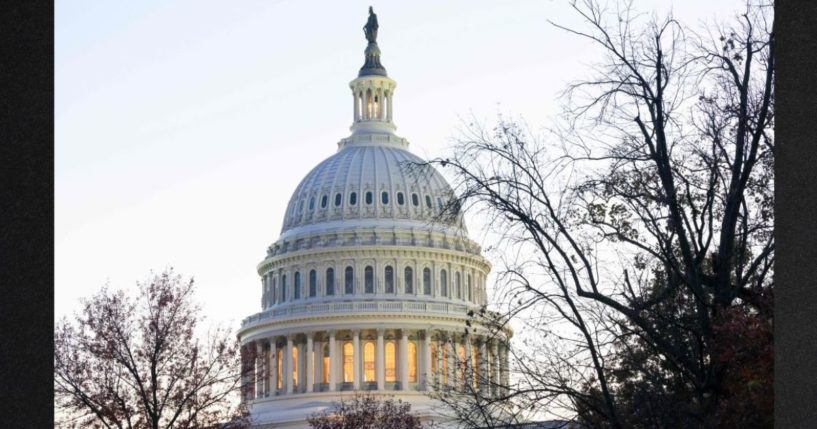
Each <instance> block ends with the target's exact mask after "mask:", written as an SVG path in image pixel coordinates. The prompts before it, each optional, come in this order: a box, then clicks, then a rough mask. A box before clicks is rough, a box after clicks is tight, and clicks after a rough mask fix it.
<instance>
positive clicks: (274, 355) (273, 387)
mask: <svg viewBox="0 0 817 429" xmlns="http://www.w3.org/2000/svg"><path fill="white" fill-rule="evenodd" d="M270 355H271V360H272V362H271V363H270V368H272V370H271V371H270V391H271V392H272V396H275V395H277V394H278V344H276V341H275V338H273V339H272V341H271V342H270Z"/></svg>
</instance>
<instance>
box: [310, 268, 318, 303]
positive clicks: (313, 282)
mask: <svg viewBox="0 0 817 429" xmlns="http://www.w3.org/2000/svg"><path fill="white" fill-rule="evenodd" d="M317 294H318V273H316V272H315V270H312V271H310V272H309V297H310V298H314V297H315V295H317Z"/></svg>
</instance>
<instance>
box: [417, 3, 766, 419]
mask: <svg viewBox="0 0 817 429" xmlns="http://www.w3.org/2000/svg"><path fill="white" fill-rule="evenodd" d="M573 7H574V9H575V11H576V12H577V13H578V14H579V15H580V16H581V17H582V18H583V19H584V21H585V22H586V27H587V28H586V29H581V30H580V29H573V28H566V27H562V26H560V25H558V24H554V25H556V26H557V27H559V28H562V29H564V30H565V31H567V32H569V33H571V34H573V35H576V36H578V37H582V38H585V39H587V40H588V41H590V42H591V43H592V44H594V45H595V46H597V47H599V48H601V51H602V52H603V54H604V56H603V58H602V60H601V61H600V63H599V64H598V66H597V68H596V69H595V76H594V77H592V78H591V79H589V80H585V81H580V82H577V83H575V84H572V85H570V86H569V87H568V89H567V90H566V92H565V97H564V98H565V99H566V100H567V104H566V107H565V111H564V112H565V116H564V118H565V121H564V122H563V123H561V124H559V126H557V127H555V128H554V130H553V131H554V132H553V133H552V134H551V136H550V137H548V138H543V137H540V136H538V135H536V134H534V133H532V132H530V131H529V130H528V129H527V128H526V127H525V126H524V125H523V124H521V123H520V122H519V121H514V120H506V119H503V118H502V117H500V119H499V121H498V122H497V124H496V126H495V127H493V128H492V129H491V127H485V126H483V125H482V124H479V123H476V122H474V123H471V124H468V125H467V126H466V127H465V128H464V130H463V131H462V134H461V138H460V139H459V141H458V142H457V145H456V147H455V150H454V153H453V154H452V156H451V157H448V158H444V159H436V160H432V161H431V162H430V163H431V164H432V165H439V166H440V167H441V168H442V169H443V171H444V172H446V171H447V172H448V173H449V174H450V175H451V176H453V178H454V180H453V183H454V187H455V191H456V194H457V198H455V199H452V201H451V202H450V203H449V204H448V206H447V208H446V209H447V210H448V211H449V215H454V214H456V213H457V212H458V211H459V210H461V209H466V210H474V211H476V212H479V213H483V214H484V215H486V216H487V218H486V219H487V222H486V223H487V224H488V225H489V226H490V228H491V229H492V230H493V231H494V232H496V233H497V234H498V237H499V239H498V240H497V243H496V250H497V252H498V254H500V255H503V265H504V271H502V272H501V273H500V275H499V279H498V280H499V281H498V284H499V286H498V289H497V292H498V293H497V296H500V297H504V299H503V301H502V306H501V309H502V311H503V313H504V314H505V316H506V317H504V318H498V319H497V318H494V320H495V321H498V322H499V323H507V320H509V319H510V318H511V317H515V318H517V319H519V320H520V321H521V323H523V324H524V326H525V329H524V330H523V332H522V335H521V337H522V341H523V344H521V345H523V347H517V349H516V350H515V357H516V359H514V373H515V376H514V377H513V379H514V380H515V381H514V382H513V383H512V385H511V386H507V387H506V388H507V391H508V394H507V395H505V398H506V399H507V400H509V401H511V402H513V403H514V404H515V406H516V407H517V408H518V409H523V410H531V411H532V412H534V413H535V412H537V411H538V412H544V411H547V412H549V413H559V412H563V413H565V416H568V417H569V416H571V415H573V416H575V415H576V414H577V413H578V414H579V416H580V418H581V419H583V421H584V422H585V423H587V424H591V425H594V426H605V427H607V426H609V427H615V428H620V427H630V426H638V425H641V426H643V427H674V426H673V425H672V423H671V421H670V420H667V419H665V417H664V414H663V412H664V411H666V410H667V409H670V408H671V409H672V411H674V413H673V416H674V418H677V419H680V420H676V421H683V425H684V426H686V427H713V426H716V425H718V424H719V422H722V421H723V412H724V411H723V410H724V406H723V405H724V403H725V402H728V401H729V400H730V398H732V397H733V396H734V395H740V393H739V392H736V391H735V390H734V388H735V386H734V383H728V382H727V378H728V377H730V374H733V373H734V371H733V369H734V365H740V364H741V363H740V362H730V361H728V360H725V359H723V351H724V350H726V349H727V348H728V347H727V346H728V345H729V344H730V343H731V342H734V341H735V340H736V339H737V338H736V335H740V334H738V333H739V332H747V331H745V330H741V329H737V328H735V327H734V326H732V327H731V328H728V329H727V328H724V327H725V326H729V325H730V324H731V325H734V324H735V323H744V324H745V325H746V326H749V325H752V324H754V323H757V322H758V321H759V322H760V323H762V324H766V325H769V326H770V324H771V321H772V315H771V306H770V305H768V303H769V302H770V299H771V296H772V290H773V279H772V274H773V262H774V236H773V234H772V231H773V225H774V217H773V205H774V200H773V189H774V186H773V183H774V177H773V173H772V171H773V162H774V134H773V131H772V127H773V120H774V91H773V82H774V44H775V42H774V33H773V32H772V26H773V25H772V21H773V19H772V10H771V5H770V4H760V5H756V4H747V7H746V10H745V12H744V13H743V14H741V15H740V16H738V17H737V18H736V19H735V20H734V21H732V22H731V23H730V24H729V25H726V26H713V27H711V28H709V29H707V30H706V31H705V32H704V33H696V32H695V31H693V30H692V29H690V28H688V27H685V26H684V25H682V24H681V23H679V22H677V21H676V20H674V19H672V18H671V17H668V18H665V19H657V18H652V19H649V20H648V22H646V23H644V19H645V17H644V16H643V15H639V14H637V13H635V11H634V10H633V8H632V7H631V5H630V4H629V3H625V4H618V5H617V6H616V8H615V9H612V10H608V9H605V8H604V7H602V6H600V5H599V4H598V3H596V2H595V1H592V0H586V1H582V2H578V3H575V2H574V3H573ZM770 332H771V331H769V333H770ZM757 338H758V341H760V342H762V343H758V344H752V345H751V346H752V347H756V348H757V349H758V350H761V349H762V350H764V352H763V353H767V351H768V350H770V349H769V347H768V346H770V342H771V335H768V336H758V337H757ZM747 356H748V355H747ZM627 359H630V360H629V361H627ZM769 368H770V367H769ZM769 368H766V367H764V369H763V371H768V370H769ZM768 375H769V376H770V374H768ZM633 380H640V381H639V383H632V382H633ZM625 381H630V382H631V383H630V384H627V383H625ZM762 383H767V384H768V383H770V382H769V381H763V382H762ZM668 385H671V386H668ZM727 385H732V388H727ZM769 386H770V385H769ZM767 387H768V386H767ZM633 389H635V390H633ZM645 389H646V390H645ZM645 392H646V393H645ZM769 392H770V390H769ZM473 393H474V394H475V395H478V394H479V391H477V392H473ZM647 394H652V395H654V396H655V397H656V398H657V399H656V401H657V402H653V403H650V402H646V403H643V406H644V407H651V406H653V405H654V406H655V407H656V408H652V409H646V408H643V407H642V408H638V407H641V404H642V403H635V402H633V398H635V397H637V396H638V395H644V396H647ZM472 396H473V395H472ZM679 398H683V400H684V401H685V402H684V403H682V404H679V403H678V402H675V403H673V401H678V400H679ZM765 400H767V401H771V396H768V397H766V399H765ZM628 401H629V402H628ZM454 402H455V401H454ZM636 402H637V401H636ZM659 402H660V403H659ZM473 403H476V404H480V402H479V401H475V402H473ZM473 403H466V402H460V403H459V404H456V403H455V404H454V405H459V406H460V407H463V406H473ZM633 404H635V405H633ZM466 414H468V413H467V412H466ZM469 415H473V413H471V414H469ZM644 416H648V417H644ZM649 419H654V420H652V421H651V420H649ZM637 422H640V423H637Z"/></svg>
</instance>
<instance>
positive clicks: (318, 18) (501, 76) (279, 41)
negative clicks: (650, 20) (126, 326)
mask: <svg viewBox="0 0 817 429" xmlns="http://www.w3.org/2000/svg"><path fill="white" fill-rule="evenodd" d="M611 3H612V2H611ZM370 4H371V5H373V6H374V9H375V12H376V13H377V15H378V20H379V23H380V30H379V34H378V44H379V46H380V48H381V51H382V57H381V58H382V63H383V65H384V66H385V67H386V69H387V70H388V73H389V76H390V77H391V78H392V79H395V80H396V81H397V84H398V86H397V90H396V91H395V99H394V120H395V123H396V124H397V127H398V130H397V133H398V134H399V135H401V136H402V137H406V138H407V139H409V141H410V142H411V146H410V149H411V150H412V151H413V152H415V153H417V154H419V155H421V156H426V157H432V156H437V155H442V154H444V153H445V151H446V148H447V147H448V146H449V145H450V144H451V140H450V138H451V136H453V135H455V134H456V127H457V126H458V124H459V123H460V118H467V117H470V116H471V115H472V114H473V115H474V116H475V117H477V118H478V119H481V120H491V119H493V118H494V117H495V115H496V113H497V112H500V111H501V112H503V113H510V114H513V115H520V116H522V117H524V118H525V119H526V120H527V122H528V123H529V125H531V126H532V127H534V128H538V127H543V126H546V125H547V124H548V121H549V118H550V117H551V116H552V115H554V114H556V113H557V112H558V107H559V100H558V93H559V91H560V90H561V89H563V88H564V86H565V84H566V83H568V82H570V81H572V80H575V79H578V78H581V77H584V76H588V74H589V66H590V65H591V64H592V63H593V62H594V61H596V59H597V58H598V56H599V54H600V51H599V50H598V49H597V48H595V47H594V46H592V45H591V44H590V43H589V42H588V41H586V40H583V39H581V38H578V37H577V36H574V35H570V34H568V33H566V32H564V31H562V30H559V29H556V28H554V27H553V26H551V25H550V24H548V23H547V20H553V21H556V22H557V23H560V24H565V25H568V26H576V25H580V24H579V20H578V16H577V15H576V14H575V13H574V12H572V11H571V10H570V8H569V6H568V3H567V2H566V1H556V0H553V1H548V0H531V1H502V2H498V1H477V0H467V1H465V0H457V1H445V2H436V1H411V2H406V1H377V2H372V1H365V2H363V1H343V2H340V1H323V2H309V1H270V0H263V1H262V0H245V1H240V2H226V1H220V2H216V1H210V0H187V1H172V2H171V1H152V0H151V1H148V0H142V1H138V2H126V1H110V0H104V1H101V0H82V1H75V0H70V1H69V0H58V1H57V2H56V4H55V13H56V46H55V48H56V52H55V61H56V71H55V84H56V100H55V101H56V107H55V109H56V110H55V118H56V123H55V131H56V141H55V145H56V147H55V149H56V171H55V179H56V195H55V198H56V200H55V204H56V231H55V246H56V248H55V250H56V262H55V263H56V278H55V298H56V299H55V303H56V304H55V314H56V316H57V317H58V318H59V317H61V316H63V315H67V314H70V313H72V312H73V311H74V310H75V309H77V308H78V306H79V298H80V297H83V296H89V295H91V294H92V293H94V292H95V291H96V290H98V289H99V288H100V287H101V286H102V285H103V284H104V283H106V281H109V282H110V284H111V285H112V286H113V287H132V286H133V285H134V284H135V281H136V280H141V279H144V278H146V276H147V274H148V273H149V271H150V270H151V269H154V270H157V271H160V270H162V269H163V268H164V267H166V266H173V267H175V268H176V271H177V272H180V273H182V274H184V275H188V276H195V278H196V279H197V282H198V286H199V294H198V298H199V300H200V301H201V302H202V304H203V306H204V310H205V312H206V314H207V315H208V317H209V318H210V319H211V320H213V321H225V322H229V321H232V322H234V323H237V322H238V321H240V320H241V319H242V318H244V317H245V316H248V315H250V314H252V313H254V312H257V311H259V310H260V299H261V295H260V293H261V292H260V291H261V286H260V280H259V278H258V275H257V273H256V271H255V266H256V264H257V263H258V262H260V261H261V260H262V259H263V258H264V256H265V252H266V248H267V246H268V245H269V244H271V243H272V242H273V241H274V240H275V239H276V238H277V236H278V234H279V233H280V229H281V222H282V220H283V214H284V210H285V207H286V204H287V203H288V201H289V197H290V194H291V193H292V192H293V191H294V189H295V187H296V186H297V184H298V182H299V181H300V179H301V178H302V177H303V176H305V175H306V173H307V172H309V170H310V169H311V168H312V167H314V166H315V165H316V164H318V162H320V161H321V160H323V159H324V158H326V157H328V156H330V155H331V154H333V153H334V152H335V151H336V149H337V146H336V143H337V142H338V140H340V139H341V138H342V137H345V136H347V135H348V134H349V126H350V125H351V121H352V98H351V93H350V90H349V87H348V83H349V81H351V80H352V79H353V78H355V77H356V76H357V71H358V69H359V68H360V67H361V66H362V65H363V49H364V48H365V44H366V42H365V39H364V37H363V31H362V29H361V28H362V27H363V25H364V24H365V22H366V17H367V8H368V6H369V5H370ZM635 4H636V7H637V8H638V9H639V10H641V11H645V12H651V11H654V10H658V11H663V12H666V11H669V10H672V11H673V13H674V15H675V17H676V18H678V19H679V20H681V21H683V22H685V23H687V24H691V25H697V24H698V23H699V22H702V21H703V20H707V21H711V20H712V19H713V18H716V17H717V18H721V19H723V18H728V17H730V16H731V15H732V14H733V13H734V12H736V11H738V10H740V9H741V6H742V2H741V1H740V0H718V1H712V0H683V1H680V0H676V1H669V0H662V1H659V0H651V1H650V0H637V1H635ZM466 218H467V215H466ZM469 226H470V228H471V230H472V235H474V236H475V237H476V238H479V235H477V234H475V232H476V231H477V230H478V228H479V225H475V224H474V222H470V223H469ZM483 244H484V245H486V246H487V245H488V244H490V243H483ZM236 326H237V325H236Z"/></svg>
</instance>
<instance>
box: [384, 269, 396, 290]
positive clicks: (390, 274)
mask: <svg viewBox="0 0 817 429" xmlns="http://www.w3.org/2000/svg"><path fill="white" fill-rule="evenodd" d="M384 277H385V280H386V293H394V268H392V267H391V266H388V267H386V272H385V276H384Z"/></svg>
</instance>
